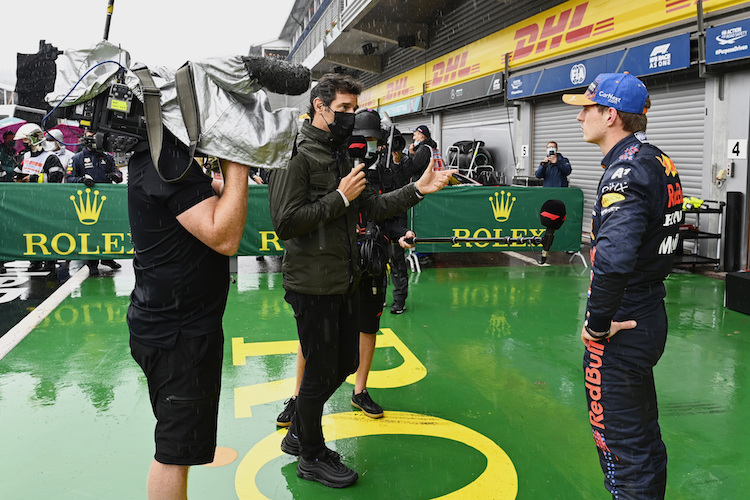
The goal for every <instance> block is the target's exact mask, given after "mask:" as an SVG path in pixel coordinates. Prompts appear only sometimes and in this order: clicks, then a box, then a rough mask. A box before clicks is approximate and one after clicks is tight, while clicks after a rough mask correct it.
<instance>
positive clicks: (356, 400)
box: [352, 389, 383, 418]
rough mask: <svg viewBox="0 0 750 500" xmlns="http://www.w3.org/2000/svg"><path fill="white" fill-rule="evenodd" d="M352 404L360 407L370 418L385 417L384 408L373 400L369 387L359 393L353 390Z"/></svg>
mask: <svg viewBox="0 0 750 500" xmlns="http://www.w3.org/2000/svg"><path fill="white" fill-rule="evenodd" d="M352 406H354V407H355V408H359V409H360V410H362V411H363V412H364V414H365V415H367V416H368V417H370V418H383V408H381V407H380V405H379V404H377V403H376V402H375V401H373V400H372V398H371V397H370V393H369V392H367V389H365V390H364V391H362V392H360V393H359V394H354V392H352Z"/></svg>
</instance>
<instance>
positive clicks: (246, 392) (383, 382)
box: [232, 328, 427, 418]
mask: <svg viewBox="0 0 750 500" xmlns="http://www.w3.org/2000/svg"><path fill="white" fill-rule="evenodd" d="M380 332H381V334H380V335H378V338H377V345H376V348H378V349H381V348H386V347H391V348H394V349H396V351H397V352H398V353H399V354H400V355H401V357H402V358H403V359H404V361H403V363H401V364H400V365H399V366H396V367H393V368H388V369H385V370H372V371H370V375H369V376H368V378H367V387H370V388H373V389H390V388H394V387H404V386H407V385H411V384H414V383H416V382H419V381H420V380H422V379H423V378H425V377H426V376H427V368H425V366H424V365H423V364H422V362H421V361H419V359H418V358H417V357H416V356H415V355H414V353H412V352H411V350H410V349H409V348H408V347H407V346H406V344H404V343H403V342H402V341H401V339H400V338H398V336H397V335H396V334H395V333H394V332H393V330H391V329H390V328H381V329H380ZM296 352H297V341H296V340H292V341H289V340H284V341H277V342H247V343H246V342H245V339H244V338H242V337H234V338H232V363H233V364H234V366H242V365H245V364H246V360H247V357H248V356H268V355H279V354H292V353H296ZM355 377H356V375H355V374H352V375H350V376H349V377H348V378H347V379H346V381H347V382H349V383H350V384H352V385H354V382H355ZM294 386H295V378H294V377H291V378H286V379H282V380H274V381H271V382H264V383H260V384H253V385H248V386H244V387H235V389H234V417H235V418H250V417H252V416H253V412H252V407H253V406H258V405H262V404H266V403H272V402H274V401H280V400H283V399H285V398H288V397H289V396H291V395H292V394H294Z"/></svg>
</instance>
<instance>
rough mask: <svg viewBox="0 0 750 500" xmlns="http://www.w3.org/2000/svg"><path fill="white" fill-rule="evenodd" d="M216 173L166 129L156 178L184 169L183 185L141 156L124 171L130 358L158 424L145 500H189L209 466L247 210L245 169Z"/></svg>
mask: <svg viewBox="0 0 750 500" xmlns="http://www.w3.org/2000/svg"><path fill="white" fill-rule="evenodd" d="M220 164H221V169H222V178H223V182H222V181H218V180H212V179H211V178H210V177H209V176H208V175H206V174H205V173H204V172H203V171H202V169H201V167H200V165H199V164H198V162H196V161H195V160H194V159H193V158H191V157H190V154H189V153H188V151H187V149H186V148H185V147H184V146H182V145H181V144H179V143H178V142H177V141H176V140H175V139H174V137H173V136H172V135H171V134H169V133H168V132H167V131H166V129H165V131H164V144H163V147H162V150H161V155H160V160H159V168H160V171H161V173H162V174H163V175H164V176H165V177H166V178H167V179H176V178H178V177H179V176H180V174H181V173H183V171H185V169H186V166H189V168H188V170H187V172H186V175H185V176H184V177H183V178H181V179H180V180H179V181H176V182H166V181H164V180H163V179H162V178H161V176H160V175H159V173H158V172H157V170H156V168H155V166H154V163H153V161H152V158H151V154H150V151H149V150H148V149H146V150H145V151H138V152H136V153H135V154H134V155H133V156H132V157H131V158H130V161H129V162H128V171H129V180H128V215H129V218H130V227H131V232H132V237H133V247H134V249H135V257H134V259H133V269H134V271H135V288H134V290H133V292H132V293H131V295H130V307H129V308H128V314H127V321H128V328H129V330H130V350H131V354H132V356H133V359H134V360H135V361H136V362H137V363H138V364H139V365H140V367H141V369H142V370H143V373H144V374H145V376H146V379H147V381H148V389H149V395H150V399H151V406H152V409H153V412H154V416H155V417H156V430H155V434H154V436H155V441H156V453H155V455H154V459H153V461H152V462H151V469H150V471H149V476H148V497H149V498H187V477H188V470H189V468H190V466H192V465H200V464H206V463H210V462H212V461H213V460H214V454H215V450H216V430H217V420H218V411H219V395H220V390H221V367H222V360H223V354H224V349H223V346H224V333H223V328H222V317H223V315H224V309H225V307H226V303H227V295H228V293H229V283H230V274H229V256H231V255H234V254H235V253H236V252H237V249H238V248H239V245H240V240H241V238H242V233H243V231H244V229H245V219H246V216H247V203H248V167H246V166H244V165H240V164H238V163H234V162H227V161H223V160H220ZM217 193H218V195H217Z"/></svg>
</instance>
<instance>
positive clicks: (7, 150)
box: [0, 131, 16, 274]
mask: <svg viewBox="0 0 750 500" xmlns="http://www.w3.org/2000/svg"><path fill="white" fill-rule="evenodd" d="M15 135H16V134H15V132H11V131H7V132H5V133H4V134H3V142H2V143H0V182H13V171H14V170H15V168H16V150H15V145H16V141H15V140H14V139H13V137H14V136H15ZM6 262H7V261H4V260H0V274H5V273H6V272H7V271H6V269H5V263H6Z"/></svg>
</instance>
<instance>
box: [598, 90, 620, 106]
mask: <svg viewBox="0 0 750 500" xmlns="http://www.w3.org/2000/svg"><path fill="white" fill-rule="evenodd" d="M599 97H602V98H604V99H606V100H607V102H610V103H612V104H620V101H621V100H622V99H620V98H619V97H617V96H616V95H613V94H611V93H604V92H599Z"/></svg>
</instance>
